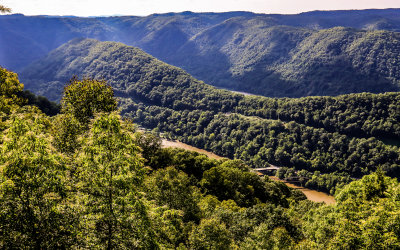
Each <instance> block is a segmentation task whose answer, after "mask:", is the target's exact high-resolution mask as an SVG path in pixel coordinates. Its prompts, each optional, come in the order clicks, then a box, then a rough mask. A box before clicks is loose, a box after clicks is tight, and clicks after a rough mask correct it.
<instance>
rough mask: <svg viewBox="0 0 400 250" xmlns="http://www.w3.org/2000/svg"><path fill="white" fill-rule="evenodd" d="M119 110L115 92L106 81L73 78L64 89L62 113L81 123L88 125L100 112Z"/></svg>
mask: <svg viewBox="0 0 400 250" xmlns="http://www.w3.org/2000/svg"><path fill="white" fill-rule="evenodd" d="M116 109H117V101H116V100H115V98H114V91H113V90H112V88H111V86H109V85H107V84H106V82H105V81H96V80H91V79H83V80H81V81H79V80H77V79H75V78H73V79H72V80H71V82H70V84H69V85H68V86H66V87H65V88H64V94H63V98H62V100H61V111H62V112H63V113H68V114H71V115H73V116H74V117H75V118H76V119H77V120H78V121H79V122H81V123H87V122H88V121H89V119H90V118H93V117H94V115H95V113H98V112H111V111H115V110H116Z"/></svg>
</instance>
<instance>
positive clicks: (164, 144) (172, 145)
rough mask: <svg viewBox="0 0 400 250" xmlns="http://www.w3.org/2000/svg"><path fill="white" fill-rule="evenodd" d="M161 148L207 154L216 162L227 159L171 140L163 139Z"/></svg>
mask: <svg viewBox="0 0 400 250" xmlns="http://www.w3.org/2000/svg"><path fill="white" fill-rule="evenodd" d="M161 146H162V147H163V148H182V149H185V150H189V151H194V152H197V153H200V154H205V155H207V156H208V157H210V158H211V159H215V160H221V159H226V158H224V157H221V156H219V155H216V154H214V153H211V152H209V151H206V150H204V149H200V148H196V147H193V146H190V145H188V144H185V143H182V142H179V141H170V140H167V139H163V140H162V144H161Z"/></svg>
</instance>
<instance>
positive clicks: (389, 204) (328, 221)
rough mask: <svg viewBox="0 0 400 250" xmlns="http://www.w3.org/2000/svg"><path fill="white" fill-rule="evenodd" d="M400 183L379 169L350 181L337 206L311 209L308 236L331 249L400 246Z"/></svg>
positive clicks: (337, 198) (339, 195) (340, 195)
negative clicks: (359, 178) (399, 197)
mask: <svg viewBox="0 0 400 250" xmlns="http://www.w3.org/2000/svg"><path fill="white" fill-rule="evenodd" d="M399 187H400V185H399V183H398V182H397V181H396V180H395V179H390V178H388V177H386V176H384V175H383V173H382V172H379V171H378V172H377V173H374V174H371V175H368V176H364V177H363V178H362V179H361V180H358V181H354V182H352V183H350V184H349V185H347V186H345V187H344V188H343V189H342V190H341V191H340V192H339V193H338V194H337V195H336V200H337V202H338V204H337V205H336V206H334V207H320V208H317V209H315V210H311V212H310V213H309V214H308V215H307V222H306V223H305V225H304V229H305V236H306V237H307V238H309V239H311V240H313V241H315V242H316V243H317V244H318V245H319V246H325V247H327V248H329V249H338V248H340V249H349V248H366V249H370V248H375V249H396V248H398V247H399V246H400V238H399V232H400V231H399V226H398V225H399V224H398V223H399V219H400V213H399V205H400V203H399V200H398V190H399Z"/></svg>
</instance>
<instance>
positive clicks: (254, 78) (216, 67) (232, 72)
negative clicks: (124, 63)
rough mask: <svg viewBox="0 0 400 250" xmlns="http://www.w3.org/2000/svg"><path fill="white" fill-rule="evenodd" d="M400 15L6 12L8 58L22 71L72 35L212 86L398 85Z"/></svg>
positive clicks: (2, 42)
mask: <svg viewBox="0 0 400 250" xmlns="http://www.w3.org/2000/svg"><path fill="white" fill-rule="evenodd" d="M399 14H400V10H399V9H387V10H357V11H316V12H308V13H302V14H298V15H264V14H254V13H249V12H230V13H192V12H183V13H168V14H154V15H150V16H147V17H98V18H78V17H48V16H33V17H27V16H23V15H10V16H1V17H0V27H1V29H0V37H1V39H0V50H1V51H0V64H1V65H3V66H5V67H7V68H10V69H13V70H16V71H18V72H21V71H22V69H23V68H24V67H26V66H28V65H29V64H30V63H32V62H33V61H35V60H37V59H39V58H42V57H44V56H45V55H46V54H47V53H48V52H49V51H51V50H52V49H55V48H57V47H58V46H60V45H62V44H63V43H65V42H67V41H69V40H71V39H73V38H76V37H89V38H95V39H98V40H101V41H106V40H109V41H119V42H123V43H125V44H128V45H133V46H137V47H139V48H141V49H143V50H144V51H145V52H147V53H149V54H151V55H153V56H155V57H157V58H159V59H160V60H163V61H165V62H167V63H169V64H173V65H176V66H178V67H181V68H183V69H185V70H186V71H187V72H188V73H190V74H192V75H193V76H194V77H196V78H198V79H200V80H204V81H205V82H206V83H209V84H212V85H215V86H218V87H223V88H229V89H235V90H245V91H247V92H251V93H256V94H261V95H266V96H276V97H281V96H289V97H300V96H307V95H338V94H344V93H354V92H364V91H367V92H374V93H378V92H386V91H397V90H399V80H400V72H399V63H398V60H397V59H396V58H398V56H399V42H400V41H399V40H400V35H399V34H398V33H397V31H399V30H400V15H399ZM337 26H344V27H347V28H343V27H337ZM382 30H386V31H382ZM26 71H29V70H25V72H26Z"/></svg>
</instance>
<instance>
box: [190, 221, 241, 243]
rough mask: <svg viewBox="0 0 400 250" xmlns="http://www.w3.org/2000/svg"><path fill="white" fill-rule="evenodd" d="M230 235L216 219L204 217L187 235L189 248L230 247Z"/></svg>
mask: <svg viewBox="0 0 400 250" xmlns="http://www.w3.org/2000/svg"><path fill="white" fill-rule="evenodd" d="M232 243H233V242H232V237H231V235H230V233H229V231H228V230H227V229H226V227H225V225H224V224H223V223H221V222H220V221H218V220H216V219H204V220H202V221H201V222H200V225H199V226H198V227H196V228H194V229H193V231H192V232H191V234H190V236H189V245H190V248H191V249H213V250H216V249H231V248H232V245H231V244H232Z"/></svg>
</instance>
